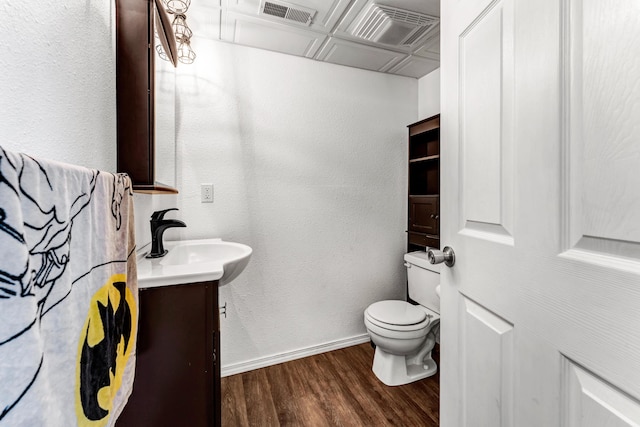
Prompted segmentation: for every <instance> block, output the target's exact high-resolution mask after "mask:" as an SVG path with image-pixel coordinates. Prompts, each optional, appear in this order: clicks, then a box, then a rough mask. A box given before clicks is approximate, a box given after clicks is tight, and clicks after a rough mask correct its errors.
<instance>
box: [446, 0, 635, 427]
mask: <svg viewBox="0 0 640 427" xmlns="http://www.w3.org/2000/svg"><path fill="white" fill-rule="evenodd" d="M441 14H442V15H441V18H442V57H441V60H442V64H441V66H442V71H441V78H442V110H441V126H442V127H441V140H442V157H441V161H442V163H441V164H442V168H441V170H442V172H441V173H442V191H441V194H442V196H441V197H442V201H441V206H442V215H441V218H442V238H441V242H442V244H443V245H446V246H451V247H452V248H453V249H454V250H455V252H456V264H455V266H453V267H452V268H443V269H442V282H443V287H442V300H441V310H442V329H441V342H442V347H441V391H442V395H441V425H442V426H445V427H457V426H480V427H496V426H518V427H520V426H536V427H538V426H539V427H550V426H560V425H562V426H576V427H577V426H580V427H583V426H584V427H589V426H594V427H602V426H627V425H640V1H639V0H584V1H580V0H443V1H442V10H441Z"/></svg>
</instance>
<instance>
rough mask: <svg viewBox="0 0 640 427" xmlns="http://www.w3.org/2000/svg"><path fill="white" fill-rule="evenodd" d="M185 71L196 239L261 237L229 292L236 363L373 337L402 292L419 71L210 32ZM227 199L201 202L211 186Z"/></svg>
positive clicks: (185, 143)
mask: <svg viewBox="0 0 640 427" xmlns="http://www.w3.org/2000/svg"><path fill="white" fill-rule="evenodd" d="M194 49H196V51H197V53H198V58H197V60H196V62H195V64H193V65H192V66H179V67H178V79H177V86H178V92H179V93H178V109H177V111H178V112H177V114H178V118H177V133H178V169H177V171H178V173H177V174H178V187H179V189H180V194H179V195H178V196H177V198H176V203H177V206H178V207H179V208H180V209H181V211H180V213H179V214H178V216H179V217H180V218H182V219H184V220H185V221H186V223H187V225H188V228H186V229H181V230H170V231H169V232H173V233H174V234H173V236H176V237H177V236H180V237H183V238H204V237H216V236H219V237H222V238H224V239H227V240H233V241H239V242H242V243H246V244H249V245H250V246H251V247H252V248H253V249H254V255H253V257H252V260H251V263H250V265H249V267H248V268H247V270H246V271H245V272H244V273H243V274H242V275H241V276H240V277H239V278H238V279H236V281H235V282H233V283H232V284H231V285H229V286H227V287H225V288H222V289H221V290H220V297H221V301H222V302H224V301H226V302H227V303H228V318H227V319H223V321H222V337H223V338H222V340H223V342H222V363H223V365H226V366H228V365H230V364H235V363H239V362H243V361H249V360H252V359H257V358H262V357H265V356H269V355H275V354H281V353H285V352H289V351H295V350H298V349H302V348H305V347H310V346H315V345H319V344H323V343H327V342H332V341H335V340H340V339H345V338H349V337H353V336H357V335H360V334H364V333H365V332H366V331H365V328H364V324H363V320H362V316H363V311H364V309H365V308H366V307H367V305H369V304H370V303H372V302H374V301H376V300H380V299H384V298H402V297H403V296H404V289H405V271H404V268H403V262H402V254H403V253H404V249H405V245H406V235H405V229H406V191H407V190H406V180H407V176H406V169H407V167H406V155H407V154H406V141H407V129H406V125H407V124H409V123H412V122H414V121H416V120H417V80H415V79H410V78H405V77H398V76H391V75H384V74H380V73H374V72H369V71H363V70H358V69H353V68H347V67H341V66H336V65H333V64H325V63H319V62H314V61H310V60H306V59H302V58H298V57H294V56H287V55H283V54H278V53H273V52H266V51H260V50H256V49H252V48H246V47H241V46H234V45H230V44H226V43H221V42H217V41H206V40H205V41H203V40H198V42H197V44H194ZM204 182H211V183H213V184H214V200H215V201H214V203H213V204H201V203H200V200H199V198H200V189H199V186H200V183H204Z"/></svg>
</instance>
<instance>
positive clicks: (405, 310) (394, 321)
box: [364, 300, 440, 338]
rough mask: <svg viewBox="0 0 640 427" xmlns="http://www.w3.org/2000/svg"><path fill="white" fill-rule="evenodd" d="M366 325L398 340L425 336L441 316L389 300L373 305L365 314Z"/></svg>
mask: <svg viewBox="0 0 640 427" xmlns="http://www.w3.org/2000/svg"><path fill="white" fill-rule="evenodd" d="M364 317H365V323H368V325H367V326H368V327H369V328H374V329H375V330H376V331H377V333H378V334H380V335H386V336H389V337H391V336H393V337H396V336H397V338H416V337H419V336H424V335H426V334H427V332H428V331H429V326H430V325H431V324H432V323H433V322H434V321H435V320H439V319H440V316H438V315H437V314H436V313H433V312H431V311H430V310H428V309H426V308H424V307H420V306H415V305H413V304H410V303H408V302H406V301H399V300H387V301H379V302H376V303H374V304H371V305H370V306H369V307H368V308H367V309H366V310H365V312H364Z"/></svg>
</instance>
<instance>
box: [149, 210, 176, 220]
mask: <svg viewBox="0 0 640 427" xmlns="http://www.w3.org/2000/svg"><path fill="white" fill-rule="evenodd" d="M177 210H178V208H171V209H163V210H161V211H155V212H154V213H152V214H151V221H162V219H163V218H164V214H166V213H167V212H169V211H177Z"/></svg>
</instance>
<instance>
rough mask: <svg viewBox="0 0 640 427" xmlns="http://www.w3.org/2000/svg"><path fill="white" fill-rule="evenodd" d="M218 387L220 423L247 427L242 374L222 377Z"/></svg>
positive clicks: (235, 426)
mask: <svg viewBox="0 0 640 427" xmlns="http://www.w3.org/2000/svg"><path fill="white" fill-rule="evenodd" d="M220 388H221V393H220V394H221V396H222V420H223V423H222V425H223V426H234V427H249V420H248V418H247V406H246V401H245V398H244V387H243V386H242V376H240V375H233V376H230V377H226V378H224V379H223V380H222V384H221V386H220Z"/></svg>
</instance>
